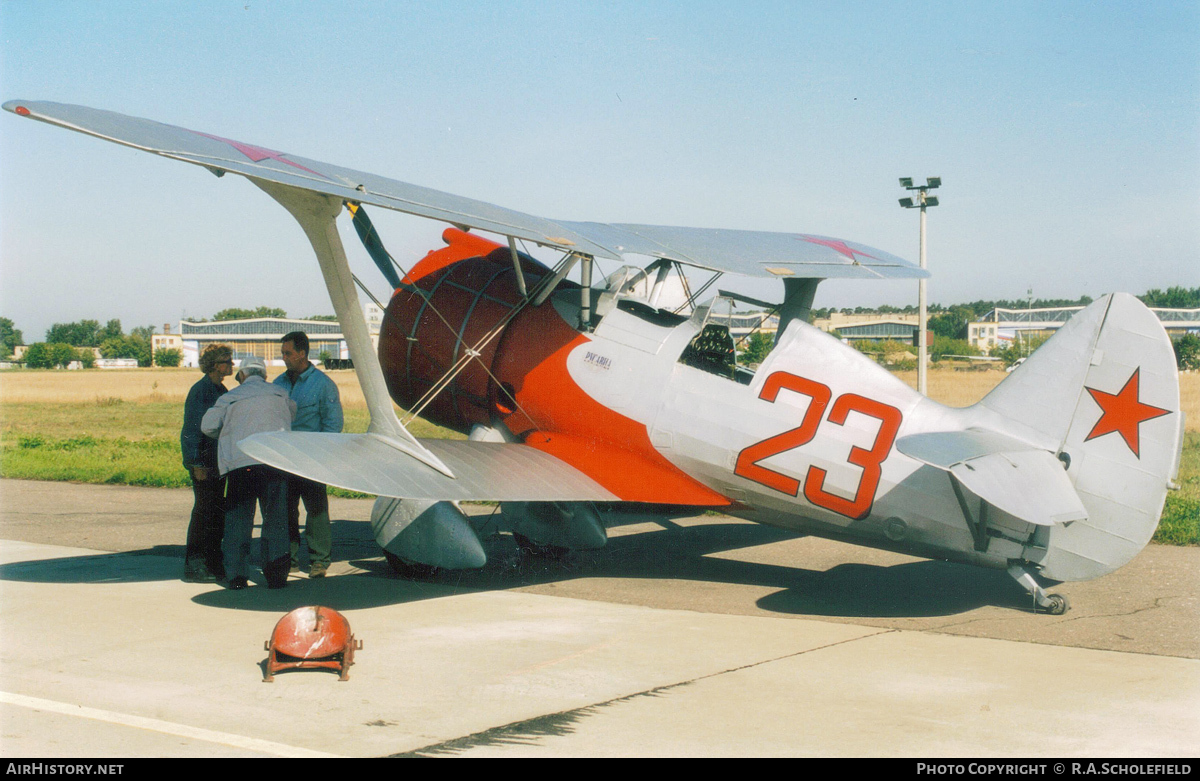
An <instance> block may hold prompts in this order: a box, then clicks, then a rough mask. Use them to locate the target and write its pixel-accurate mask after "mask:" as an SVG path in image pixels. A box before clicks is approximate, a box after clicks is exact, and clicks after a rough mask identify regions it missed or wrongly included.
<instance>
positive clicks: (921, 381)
mask: <svg viewBox="0 0 1200 781" xmlns="http://www.w3.org/2000/svg"><path fill="white" fill-rule="evenodd" d="M900 186H901V187H903V188H904V189H906V190H915V191H916V192H917V198H916V201H915V202H914V200H913V199H912V198H901V199H900V205H901V206H903V207H904V208H905V209H915V208H920V209H921V268H925V207H927V206H937V205H938V199H937V196H936V195H929V193H928V191H929V190H936V189H937V188H939V187H941V186H942V177H940V176H930V177H928V178H927V179H926V180H925V184H923V185H917V186H916V187H914V186H913V180H912V177H907V176H905V177H901V178H900ZM917 307H918V308H919V310H920V315H919V319H918V328H919V329H920V331H919V332H918V333H917V391H918V392H919V393H920V394H921V395H922V396H924V395H926V392H927V379H928V377H927V372H928V363H929V340H928V338H927V335H926V331H927V324H928V313H927V312H926V301H925V279H924V278H923V277H922V278H921V279H920V280H919V281H918V282H917Z"/></svg>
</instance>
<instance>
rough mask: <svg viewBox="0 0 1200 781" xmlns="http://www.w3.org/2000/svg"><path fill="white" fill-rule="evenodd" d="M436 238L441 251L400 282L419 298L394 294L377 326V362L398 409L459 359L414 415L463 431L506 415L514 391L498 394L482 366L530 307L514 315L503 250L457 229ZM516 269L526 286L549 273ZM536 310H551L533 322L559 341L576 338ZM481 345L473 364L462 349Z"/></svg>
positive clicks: (510, 271) (491, 362) (520, 325)
mask: <svg viewBox="0 0 1200 781" xmlns="http://www.w3.org/2000/svg"><path fill="white" fill-rule="evenodd" d="M442 238H443V239H444V240H445V241H446V244H447V246H446V247H445V248H443V249H440V250H436V251H433V252H430V253H429V254H428V255H426V256H425V257H424V258H423V259H422V260H421V261H420V262H419V263H418V264H417V265H416V266H414V267H413V269H412V271H411V272H409V275H408V276H407V277H406V278H405V279H404V282H405V283H407V284H410V285H413V286H414V287H417V288H420V289H421V290H423V291H424V292H425V295H424V296H422V295H420V294H418V293H414V292H410V291H407V290H404V289H400V290H397V291H396V293H395V295H394V296H393V297H392V300H391V302H390V304H389V305H388V311H387V316H386V317H384V320H383V326H382V328H381V329H380V334H379V360H380V363H381V365H382V368H383V374H384V377H385V378H386V379H387V384H388V391H389V392H390V393H391V396H392V398H393V399H394V400H395V401H396V403H397V404H399V405H400V406H402V407H404V408H405V409H411V408H413V407H414V406H416V405H418V404H420V403H421V402H422V401H423V400H424V399H425V397H426V394H430V392H431V391H432V390H433V388H434V385H435V384H436V383H438V382H439V381H440V380H442V378H443V377H444V376H445V375H446V372H447V371H449V370H450V369H451V368H452V367H454V366H455V365H456V364H458V363H459V362H460V361H461V362H465V365H464V366H463V367H462V370H461V371H459V372H458V373H457V374H455V375H454V379H453V380H451V381H450V382H449V384H448V385H446V386H445V387H444V388H441V389H440V390H439V391H438V392H437V393H436V394H434V395H433V398H432V400H431V401H430V402H429V404H428V406H426V407H425V408H424V409H423V410H422V412H421V414H422V415H423V416H424V417H426V418H428V419H430V420H433V421H435V422H437V423H439V424H440V425H443V426H446V427H447V428H451V429H454V430H456V431H461V432H464V433H466V432H467V431H469V430H470V428H471V426H472V425H473V424H476V423H482V424H485V425H486V424H490V423H491V421H492V418H493V415H495V414H497V413H499V414H500V415H501V416H507V415H508V414H511V412H512V411H513V408H514V407H515V403H514V402H513V400H512V398H511V395H510V394H512V393H514V392H515V389H514V388H512V387H510V388H509V389H508V391H507V392H505V391H504V390H502V388H501V387H498V386H497V383H496V382H495V381H494V380H493V379H492V378H491V377H490V376H489V375H488V371H487V369H485V367H487V368H490V369H492V374H494V375H495V374H496V372H497V357H498V355H499V354H500V353H501V351H502V346H503V345H504V343H505V340H506V336H507V335H508V334H509V332H520V331H523V330H524V329H526V328H528V326H529V324H528V322H527V321H529V320H530V319H531V318H530V314H531V313H533V311H534V310H533V309H532V308H527V309H525V310H523V311H521V312H520V313H518V314H517V315H516V317H513V310H514V309H515V308H516V307H517V304H518V303H519V302H520V300H521V295H520V293H519V291H518V288H517V283H516V272H515V270H514V268H513V263H512V255H511V254H510V252H509V249H508V248H507V247H504V246H501V245H500V244H497V243H495V242H493V241H488V240H487V239H483V238H480V237H479V236H475V235H474V234H470V233H465V232H463V231H460V230H458V229H456V228H447V229H446V231H445V232H444V233H443V234H442ZM522 272H523V273H524V275H525V284H526V286H527V289H532V288H533V287H534V286H536V285H537V284H538V282H540V281H541V279H542V278H543V277H544V276H546V275H547V274H549V270H548V269H547V268H545V267H544V266H542V265H540V264H537V263H535V262H533V261H531V260H528V259H527V258H522ZM565 284H566V285H568V286H569V285H570V284H571V283H565ZM543 308H544V309H546V310H550V311H549V312H548V313H545V312H544V313H541V316H534V317H533V318H532V319H533V320H540V319H543V318H544V317H545V316H546V314H550V315H551V316H552V317H553V319H555V320H557V321H558V323H559V324H560V327H559V328H556V329H554V330H555V331H556V332H557V335H558V338H559V340H560V341H563V340H565V341H570V340H571V339H572V338H574V337H575V336H578V334H577V333H576V332H575V331H574V329H572V328H570V327H569V326H568V325H567V324H566V323H565V322H563V320H562V318H560V317H558V316H557V313H555V312H553V307H543ZM509 318H512V319H511V321H509ZM506 321H508V322H506ZM497 331H498V332H497ZM494 332H497V333H494ZM481 340H482V341H484V342H485V343H484V344H483V345H482V346H480V347H478V352H479V354H480V355H479V358H480V360H478V361H476V360H470V359H469V357H468V355H467V351H468V350H470V349H475V348H476V345H478V344H479V343H480V342H481ZM521 341H526V340H521ZM560 346H561V345H560ZM497 376H498V375H497Z"/></svg>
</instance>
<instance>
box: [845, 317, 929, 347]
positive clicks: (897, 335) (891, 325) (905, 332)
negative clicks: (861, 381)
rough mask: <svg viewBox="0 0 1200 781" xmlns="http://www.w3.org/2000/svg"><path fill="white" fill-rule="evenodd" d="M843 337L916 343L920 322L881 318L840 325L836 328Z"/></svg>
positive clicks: (869, 340)
mask: <svg viewBox="0 0 1200 781" xmlns="http://www.w3.org/2000/svg"><path fill="white" fill-rule="evenodd" d="M835 330H836V331H837V332H838V335H839V336H841V338H842V339H844V340H845V341H849V342H887V341H896V342H903V343H904V344H916V339H917V332H918V330H920V324H919V323H918V322H916V321H915V320H914V322H911V323H910V322H907V321H906V320H901V319H891V318H888V319H881V320H873V321H870V322H860V323H850V324H847V325H840V326H838V327H837V328H836V329H835Z"/></svg>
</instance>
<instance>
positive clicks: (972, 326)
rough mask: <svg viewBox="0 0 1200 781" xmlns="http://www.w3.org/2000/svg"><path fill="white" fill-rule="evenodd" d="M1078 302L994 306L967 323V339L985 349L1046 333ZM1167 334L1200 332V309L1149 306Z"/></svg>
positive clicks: (1076, 308) (1075, 308)
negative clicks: (1010, 307)
mask: <svg viewBox="0 0 1200 781" xmlns="http://www.w3.org/2000/svg"><path fill="white" fill-rule="evenodd" d="M1081 309H1083V307H1081V306H1056V307H1043V308H1039V309H1001V308H997V309H993V310H992V311H990V312H988V313H987V314H986V315H984V316H983V319H981V320H978V321H976V322H974V323H968V324H967V341H968V342H970V343H971V346H973V347H978V348H979V349H980V350H982V351H984V352H988V351H990V350H992V349H993V348H995V347H996V346H997V345H1004V344H1009V343H1011V342H1012V341H1013V340H1014V339H1032V338H1036V337H1041V336H1049V335H1051V334H1053V333H1054V332H1055V331H1057V330H1058V329H1059V328H1062V326H1063V324H1064V323H1066V322H1067V321H1068V320H1070V319H1071V316H1072V315H1074V314H1075V313H1076V312H1078V311H1079V310H1081ZM1150 311H1151V312H1153V313H1154V314H1155V315H1157V316H1158V319H1159V320H1160V321H1161V322H1162V324H1163V327H1164V328H1165V329H1166V330H1167V333H1168V334H1171V335H1172V336H1178V335H1179V334H1184V333H1196V332H1200V309H1164V308H1161V307H1151V308H1150Z"/></svg>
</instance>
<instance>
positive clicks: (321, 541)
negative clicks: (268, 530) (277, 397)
mask: <svg viewBox="0 0 1200 781" xmlns="http://www.w3.org/2000/svg"><path fill="white" fill-rule="evenodd" d="M279 341H280V344H281V345H282V347H281V349H280V353H281V355H282V356H283V363H284V365H285V366H286V367H287V371H286V372H284V373H283V374H281V375H279V376H278V377H276V378H275V384H276V385H280V386H282V387H283V388H285V389H287V392H288V396H289V398H291V400H292V401H294V402H296V419H295V420H294V421H293V422H292V431H326V432H333V433H339V432H340V431H341V430H342V402H341V398H340V397H339V395H338V389H337V385H335V384H334V382H333V380H331V379H329V377H328V376H327V375H326V374H325V373H324V372H323V371H321V370H320V369H318V368H317V367H316V366H313V365H312V363H310V362H309V360H308V335H307V334H305V333H304V332H303V331H293V332H291V333H289V334H286V335H285V336H284V337H283V338H282V339H280V340H279ZM301 499H303V500H304V512H305V514H306V515H307V518H306V519H305V522H304V537H305V539H306V540H307V542H308V565H309V569H308V576H309V577H310V578H323V577H325V572H326V570H328V569H329V554H330V552H331V551H332V549H333V532H332V530H331V529H330V526H329V496H328V493H327V491H326V488H325V484H324V483H318V482H314V481H312V480H307V479H305V478H303V477H298V476H296V475H290V476H289V477H288V496H287V507H288V536H289V538H290V541H291V554H292V568H293V569H297V568H299V560H298V556H299V553H300V500H301Z"/></svg>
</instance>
